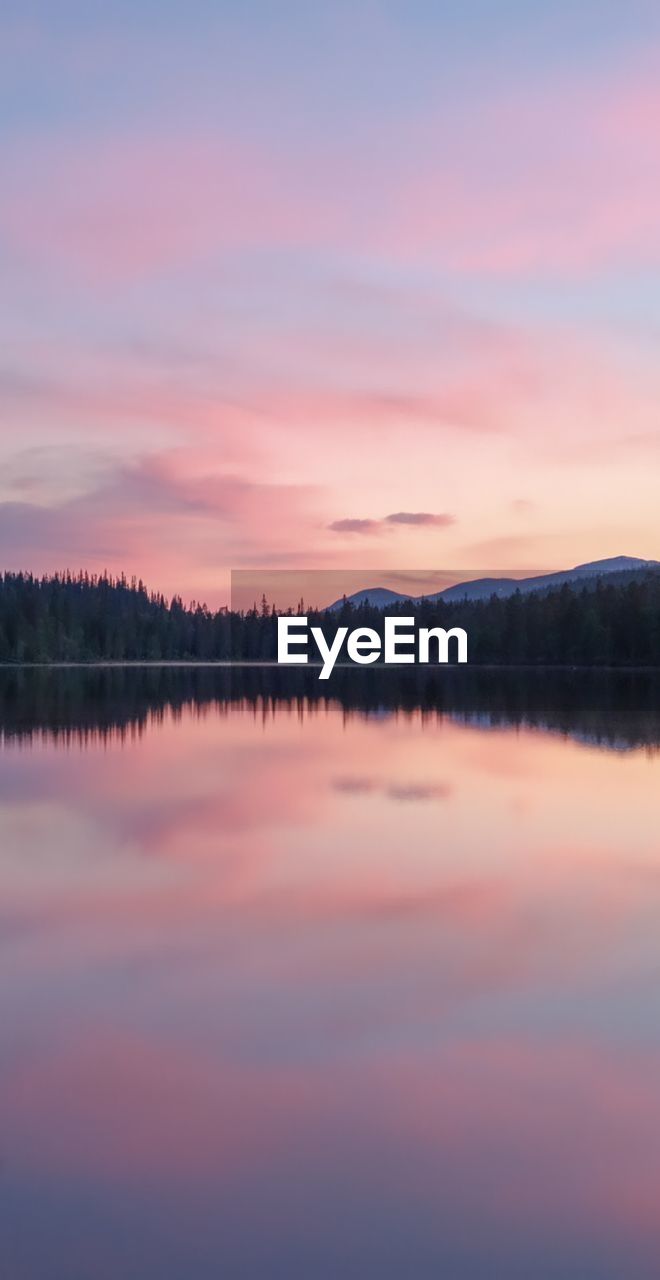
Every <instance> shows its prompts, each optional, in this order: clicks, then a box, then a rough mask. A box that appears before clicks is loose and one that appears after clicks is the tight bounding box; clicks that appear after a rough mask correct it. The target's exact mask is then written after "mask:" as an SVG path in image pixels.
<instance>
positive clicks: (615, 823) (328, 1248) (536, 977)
mask: <svg viewBox="0 0 660 1280" xmlns="http://www.w3.org/2000/svg"><path fill="white" fill-rule="evenodd" d="M316 677H317V673H313V672H310V671H302V670H298V671H296V670H292V671H286V672H283V671H280V670H278V671H270V672H268V671H259V670H256V669H255V670H252V671H250V670H242V671H236V672H231V671H227V670H224V671H223V670H216V669H212V668H209V669H185V668H184V669H168V668H165V667H163V668H158V667H156V668H150V669H149V670H144V671H141V670H139V669H138V670H122V669H109V670H102V669H90V670H85V671H45V670H37V671H27V670H25V671H20V670H11V671H4V672H0V733H1V735H2V737H1V746H0V941H1V943H2V959H3V963H2V967H1V971H0V1064H1V1071H2V1088H1V1091H0V1255H1V1256H2V1258H3V1259H4V1261H3V1267H2V1275H3V1277H5V1276H6V1277H7V1280H118V1278H121V1280H152V1278H153V1280H197V1277H199V1278H200V1280H207V1278H208V1280H212V1278H215V1277H220V1276H222V1277H225V1276H226V1277H228V1278H229V1280H235V1278H236V1280H257V1278H258V1280H261V1278H262V1277H263V1278H264V1280H266V1278H267V1280H279V1278H280V1277H281V1278H282V1280H284V1278H286V1280H297V1278H298V1277H300V1278H301V1280H326V1278H327V1280H330V1278H332V1280H334V1278H335V1277H342V1280H344V1278H346V1277H348V1278H349V1280H353V1278H355V1280H357V1278H358V1277H359V1280H371V1278H373V1280H376V1278H377V1280H389V1278H390V1277H397V1278H399V1277H405V1278H408V1277H409V1278H410V1280H427V1278H428V1280H431V1278H433V1280H437V1278H438V1277H446V1278H447V1280H473V1278H475V1277H479V1278H481V1277H484V1278H485V1277H488V1278H489V1280H491V1278H492V1277H494V1276H498V1277H500V1276H501V1277H506V1278H507V1280H508V1278H509V1277H514V1278H517V1277H520V1278H522V1277H524V1278H525V1280H531V1278H532V1277H533V1280H546V1278H548V1280H549V1278H552V1280H610V1278H611V1280H621V1278H622V1277H625V1280H641V1278H643V1280H647V1278H648V1280H650V1278H651V1277H657V1276H658V1274H660V823H659V820H658V819H659V810H660V804H659V800H660V787H659V783H660V687H659V681H658V678H657V677H654V676H652V675H651V674H644V673H638V674H637V675H635V674H632V673H628V674H620V675H618V676H617V675H608V674H607V673H600V674H599V673H594V672H591V673H589V672H583V673H580V672H570V673H568V672H567V673H549V672H548V673H542V672H538V673H531V674H527V675H524V674H522V673H518V674H516V673H515V672H510V671H509V672H496V671H491V672H477V671H475V670H466V671H464V672H458V671H453V672H450V671H446V672H443V673H441V674H438V675H436V676H429V674H428V672H426V673H417V672H408V673H406V674H405V675H404V674H402V673H400V672H396V671H391V670H380V671H378V670H376V669H371V670H368V671H364V672H360V671H340V670H337V671H336V672H335V673H334V675H333V677H332V679H331V680H330V681H328V682H327V684H326V685H325V686H324V687H322V688H319V683H318V680H317V678H316Z"/></svg>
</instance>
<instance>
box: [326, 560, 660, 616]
mask: <svg viewBox="0 0 660 1280" xmlns="http://www.w3.org/2000/svg"><path fill="white" fill-rule="evenodd" d="M645 569H660V560H641V559H640V558H639V557H638V556H611V557H609V559H606V560H592V561H590V562H589V563H587V564H578V565H575V567H574V568H573V569H562V570H560V571H559V572H557V573H542V574H537V575H535V576H534V577H531V578H475V579H474V580H473V581H471V582H458V583H455V585H454V586H452V587H445V589H444V590H443V591H436V592H435V593H434V594H433V595H429V596H426V597H422V596H414V597H411V596H405V595H401V594H400V593H399V592H398V591H390V590H389V588H388V587H372V588H369V587H368V588H365V589H364V590H363V591H356V592H355V593H354V594H353V595H352V596H348V597H347V598H348V600H350V602H351V604H353V605H355V606H358V605H360V604H364V603H365V602H366V601H368V602H369V604H371V605H373V606H374V607H375V608H376V609H386V608H387V607H388V606H389V605H392V604H404V603H406V602H407V601H408V600H410V601H411V602H412V603H413V604H418V603H419V602H420V600H422V599H424V598H425V599H427V600H432V601H435V600H446V601H447V602H451V601H456V600H489V599H490V598H491V596H497V597H499V599H506V597H507V596H512V595H515V593H516V591H520V593H521V595H526V594H527V593H528V592H530V591H551V590H552V589H553V588H555V587H562V586H563V585H564V583H575V582H583V583H586V582H587V581H590V580H591V581H596V580H598V579H599V578H602V577H605V576H606V575H609V574H618V573H626V574H631V573H633V574H634V573H639V572H640V571H643V570H645ZM342 604H343V600H335V602H334V604H331V605H329V606H328V611H329V612H330V611H333V610H335V609H341V606H342Z"/></svg>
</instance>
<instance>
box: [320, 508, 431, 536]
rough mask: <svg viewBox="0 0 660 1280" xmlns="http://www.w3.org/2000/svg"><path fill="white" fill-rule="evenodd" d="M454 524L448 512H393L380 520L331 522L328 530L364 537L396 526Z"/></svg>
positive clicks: (427, 526)
mask: <svg viewBox="0 0 660 1280" xmlns="http://www.w3.org/2000/svg"><path fill="white" fill-rule="evenodd" d="M455 523H456V517H455V516H453V515H450V514H449V512H446V511H440V512H438V513H436V514H433V513H432V512H430V511H395V512H393V513H392V514H391V515H389V516H383V517H382V519H380V520H372V519H369V518H367V519H362V518H360V517H357V516H348V517H347V518H345V519H343V520H333V521H332V523H331V524H329V525H328V528H329V529H331V530H332V532H333V533H358V534H362V535H363V536H365V537H370V536H371V535H372V534H373V535H376V534H381V533H384V532H386V531H388V530H390V531H393V530H394V529H395V528H396V527H397V526H406V525H407V526H413V527H415V528H432V529H447V528H449V526H450V525H453V524H455Z"/></svg>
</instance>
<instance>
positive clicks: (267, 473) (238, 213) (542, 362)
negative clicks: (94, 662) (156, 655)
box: [0, 0, 660, 604]
mask: <svg viewBox="0 0 660 1280" xmlns="http://www.w3.org/2000/svg"><path fill="white" fill-rule="evenodd" d="M0 166H1V172H2V192H1V195H0V272H1V274H2V282H3V284H2V290H1V294H0V547H1V548H2V566H1V567H2V568H5V569H19V568H22V569H28V570H32V571H34V572H37V573H41V572H45V571H48V572H51V571H54V570H56V569H63V568H67V567H68V568H72V569H77V568H79V567H83V568H86V569H88V570H90V571H100V570H102V569H105V568H107V569H108V570H110V571H111V572H117V573H118V572H122V571H124V572H126V573H127V574H129V575H131V574H136V575H138V576H141V577H142V578H143V579H144V580H145V581H147V583H148V584H149V585H150V586H152V587H153V588H155V589H158V590H163V591H165V592H166V593H168V594H169V593H172V592H174V591H176V592H180V593H181V594H182V595H183V596H184V598H186V599H191V598H195V599H206V600H208V601H209V602H210V603H212V604H218V603H223V602H224V601H226V599H227V597H228V589H229V586H228V584H229V574H230V571H231V570H232V569H239V570H246V569H249V570H255V569H262V568H264V569H278V570H281V569H287V570H302V569H304V570H310V569H311V570H314V569H323V570H329V569H332V570H336V569H344V568H346V569H349V568H350V569H351V570H365V572H366V571H369V572H370V573H372V574H374V573H375V574H376V576H379V575H380V577H381V578H382V579H383V580H385V578H386V575H387V573H395V572H396V571H398V570H417V569H429V570H431V569H434V570H441V569H444V568H446V567H448V566H451V567H452V568H456V569H465V570H470V571H478V570H480V569H484V570H489V571H495V570H501V571H505V570H515V571H521V570H525V569H529V570H530V571H538V570H541V569H543V568H548V569H555V568H561V567H565V566H567V565H573V564H576V563H579V562H583V561H586V560H592V559H595V558H600V557H604V556H610V555H618V554H626V555H639V556H643V557H658V558H660V521H659V518H658V487H659V486H658V479H659V474H660V421H659V412H658V410H659V406H660V362H659V361H658V359H657V349H658V339H659V338H660V287H659V286H660V6H658V5H657V3H655V2H653V3H651V2H649V0H630V3H628V4H626V5H625V6H622V5H621V4H620V3H616V4H614V3H609V0H598V3H596V2H595V0H583V3H581V4H580V5H578V6H576V5H575V4H573V3H570V4H569V3H566V2H565V0H558V2H557V3H555V4H553V5H552V6H550V5H540V4H538V5H530V4H529V3H527V2H526V0H524V2H523V0H498V2H497V3H495V0H464V2H463V3H461V4H460V5H459V4H456V3H446V2H445V0H433V2H431V0H427V2H424V0H373V2H368V0H353V2H352V3H345V2H344V0H334V2H333V3H328V4H326V5H310V4H305V3H298V4H296V3H289V2H287V0H281V2H279V3H270V0H242V2H240V3H239V2H238V0H237V2H236V3H226V4H225V3H222V2H221V0H214V2H213V3H211V2H210V0H208V2H204V0H187V3H186V4H183V3H182V2H181V0H178V3H176V4H174V3H167V0H160V2H159V3H158V4H156V3H155V0H131V3H130V4H129V3H127V2H125V0H116V2H115V3H113V4H112V5H107V4H101V3H97V2H96V0H85V3H82V2H81V3H78V2H75V3H73V2H70V0H60V3H58V5H57V6H54V5H53V4H52V3H50V0H49V2H48V3H45V2H42V3H30V0H26V2H24V3H21V5H20V6H19V5H18V4H17V3H13V0H12V2H9V3H8V2H7V0H4V3H2V2H0Z"/></svg>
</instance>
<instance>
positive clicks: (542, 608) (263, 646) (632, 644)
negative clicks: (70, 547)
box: [0, 569, 660, 667]
mask: <svg viewBox="0 0 660 1280" xmlns="http://www.w3.org/2000/svg"><path fill="white" fill-rule="evenodd" d="M614 576H615V577H616V578H621V579H622V580H621V581H613V580H612V579H613V577H614ZM299 612H301V613H304V614H305V615H306V616H308V619H309V623H310V625H312V624H313V625H315V626H320V627H321V628H322V629H323V633H324V635H326V637H327V638H328V640H329V641H331V640H332V638H333V636H334V634H335V632H336V629H337V627H338V626H349V627H351V628H355V627H359V626H364V627H372V628H373V629H374V630H375V631H377V632H378V634H379V635H382V632H383V613H382V611H381V610H379V609H378V608H375V607H373V606H371V605H370V604H369V603H362V604H360V605H359V606H357V607H356V606H354V605H353V604H352V603H351V602H350V601H348V600H346V601H344V602H343V604H342V605H341V606H340V607H339V608H338V609H335V610H334V611H331V612H330V611H319V610H312V609H305V606H304V604H303V603H302V602H301V605H300V606H299ZM388 613H389V615H390V616H391V615H392V614H401V615H402V616H412V617H414V619H415V622H416V623H417V624H418V625H420V626H425V627H426V626H428V627H435V626H438V627H444V628H450V627H463V628H464V629H465V630H466V631H467V633H468V637H469V663H470V665H472V666H474V665H475V664H476V665H491V664H492V665H509V666H604V667H607V666H628V667H634V666H639V667H647V666H648V667H658V666H660V572H658V571H654V570H648V569H647V570H643V571H640V572H638V573H635V574H634V575H632V576H631V575H627V574H625V575H611V574H610V575H609V576H607V577H602V578H598V579H595V580H593V581H591V580H590V582H589V583H588V584H585V585H582V584H580V586H579V587H576V586H568V585H564V586H562V587H561V588H559V589H555V590H548V591H535V592H530V593H528V594H523V593H520V592H516V593H515V594H514V595H512V596H510V597H509V598H507V599H498V598H497V597H495V596H493V597H491V598H490V599H489V600H480V601H472V602H470V601H455V602H452V603H448V602H445V601H429V600H422V601H421V602H420V603H419V604H412V603H404V604H400V605H397V606H394V607H390V608H389V609H388ZM276 657H277V614H276V612H275V610H274V609H273V608H272V607H271V606H270V605H269V602H268V601H267V600H266V598H265V597H263V598H262V599H261V601H259V602H255V604H254V606H253V607H252V608H251V609H248V610H247V611H245V612H241V613H236V612H231V611H230V610H228V609H226V608H221V609H218V610H215V611H214V610H211V609H209V608H208V607H207V606H206V605H205V604H199V603H196V602H193V603H192V604H191V605H188V606H187V605H185V604H184V603H183V601H182V599H181V598H180V597H179V596H174V597H173V598H172V599H170V600H168V599H166V598H165V597H164V596H163V595H160V594H157V593H153V592H149V591H148V590H147V588H146V587H145V586H144V584H143V583H142V582H141V581H136V580H135V579H130V580H128V579H126V578H125V577H123V576H122V577H119V578H113V577H110V576H109V575H107V574H102V575H89V574H87V573H82V572H81V573H78V574H72V573H68V572H67V573H60V574H54V575H51V576H44V577H35V576H34V575H32V574H29V573H13V572H6V573H4V574H2V575H0V662H3V663H48V662H83V663H85V662H140V661H152V662H158V661H174V660H184V661H186V660H187V661H198V662H210V661H227V660H234V661H239V660H240V661H248V662H249V661H252V662H256V661H275V660H276Z"/></svg>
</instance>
